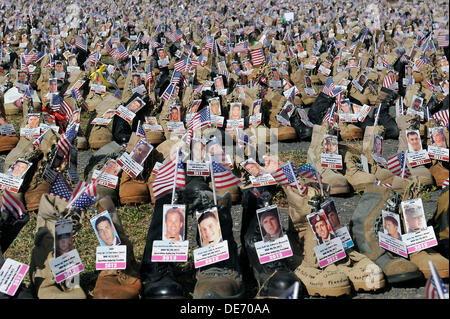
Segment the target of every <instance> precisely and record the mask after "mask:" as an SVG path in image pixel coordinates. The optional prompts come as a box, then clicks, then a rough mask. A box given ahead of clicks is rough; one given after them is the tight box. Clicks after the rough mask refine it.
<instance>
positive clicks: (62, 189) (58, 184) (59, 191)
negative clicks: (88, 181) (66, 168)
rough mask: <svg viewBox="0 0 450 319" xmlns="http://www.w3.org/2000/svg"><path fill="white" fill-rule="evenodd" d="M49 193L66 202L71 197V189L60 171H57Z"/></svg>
mask: <svg viewBox="0 0 450 319" xmlns="http://www.w3.org/2000/svg"><path fill="white" fill-rule="evenodd" d="M50 195H54V196H56V197H58V198H60V199H62V200H64V201H66V202H68V201H69V200H70V198H72V190H71V189H70V187H69V186H68V185H67V183H66V181H65V180H64V178H63V176H62V175H61V174H60V173H58V175H57V176H56V179H55V182H54V183H53V185H52V187H51V188H50Z"/></svg>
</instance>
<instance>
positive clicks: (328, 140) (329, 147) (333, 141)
mask: <svg viewBox="0 0 450 319" xmlns="http://www.w3.org/2000/svg"><path fill="white" fill-rule="evenodd" d="M323 151H324V153H326V154H338V139H337V136H336V135H325V136H324V139H323Z"/></svg>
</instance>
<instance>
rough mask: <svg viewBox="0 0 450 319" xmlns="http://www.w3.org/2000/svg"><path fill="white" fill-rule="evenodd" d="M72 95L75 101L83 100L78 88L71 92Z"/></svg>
mask: <svg viewBox="0 0 450 319" xmlns="http://www.w3.org/2000/svg"><path fill="white" fill-rule="evenodd" d="M70 94H71V95H72V97H73V98H74V99H75V100H78V99H80V98H81V93H80V91H79V90H78V89H77V88H74V89H72V90H71V91H70Z"/></svg>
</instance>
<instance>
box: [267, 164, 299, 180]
mask: <svg viewBox="0 0 450 319" xmlns="http://www.w3.org/2000/svg"><path fill="white" fill-rule="evenodd" d="M272 176H273V178H274V179H275V180H276V181H277V183H279V184H280V185H294V184H295V183H296V181H297V177H296V176H295V174H294V169H293V167H292V164H291V162H288V163H287V164H285V165H283V166H281V167H279V168H278V169H277V170H276V171H275V172H274V173H272Z"/></svg>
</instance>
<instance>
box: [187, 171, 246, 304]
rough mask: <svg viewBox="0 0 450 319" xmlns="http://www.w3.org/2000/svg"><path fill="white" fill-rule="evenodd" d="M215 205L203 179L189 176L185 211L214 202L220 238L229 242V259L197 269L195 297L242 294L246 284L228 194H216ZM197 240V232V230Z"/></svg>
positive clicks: (198, 241)
mask: <svg viewBox="0 0 450 319" xmlns="http://www.w3.org/2000/svg"><path fill="white" fill-rule="evenodd" d="M216 197H217V205H215V204H214V201H213V193H212V192H211V190H210V189H209V187H208V185H207V184H206V183H205V182H204V181H203V180H202V179H192V180H191V181H190V182H189V183H188V184H187V185H186V188H185V191H184V192H183V200H184V202H185V203H186V204H187V211H188V213H189V212H192V213H194V212H195V211H201V210H203V209H207V208H210V207H214V206H217V209H218V215H219V223H220V228H221V232H222V239H223V240H224V241H225V240H226V241H227V243H228V251H229V256H230V257H229V259H227V260H224V261H220V262H217V263H214V264H211V265H208V266H204V267H201V268H199V269H198V270H197V274H196V276H195V278H196V279H197V282H196V284H195V287H194V292H193V297H194V299H222V298H230V299H235V298H242V297H243V295H244V293H245V286H244V283H243V281H242V274H241V268H240V265H239V256H238V250H237V249H238V248H237V244H236V242H235V240H234V237H233V220H232V216H231V195H230V194H225V195H223V196H220V195H217V196H216ZM197 243H198V244H199V245H200V236H199V233H198V231H197Z"/></svg>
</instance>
